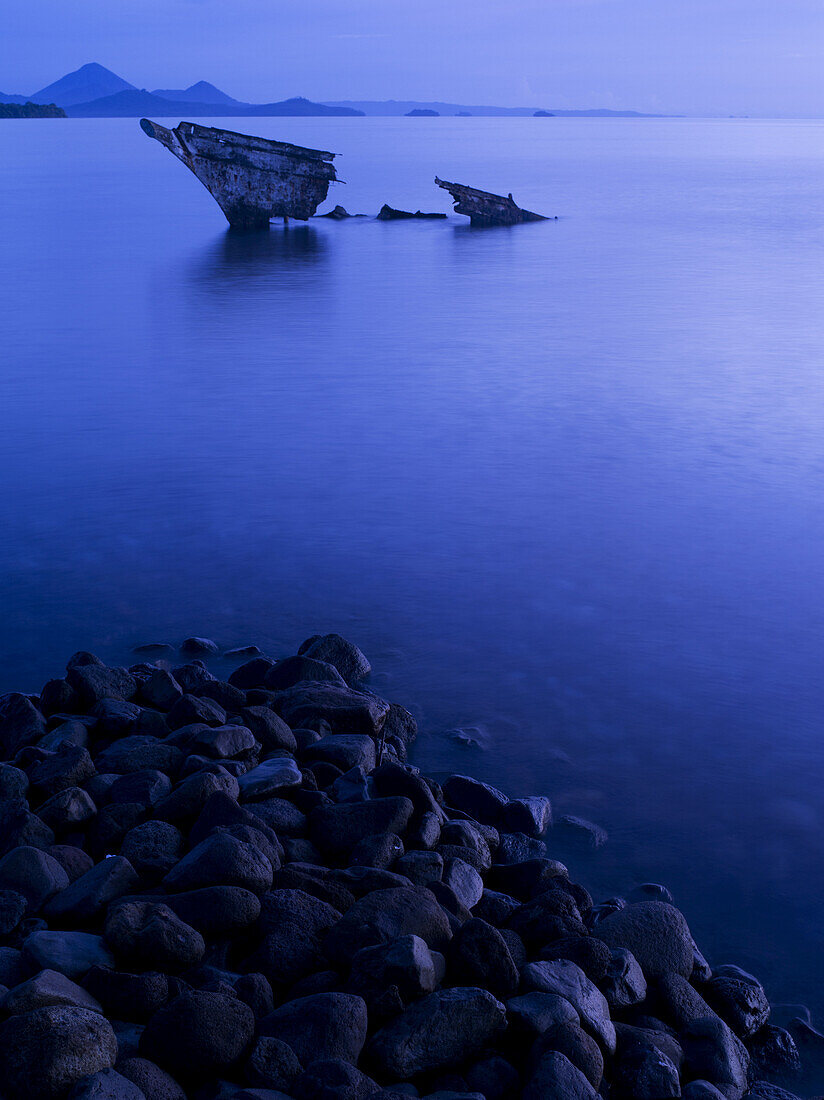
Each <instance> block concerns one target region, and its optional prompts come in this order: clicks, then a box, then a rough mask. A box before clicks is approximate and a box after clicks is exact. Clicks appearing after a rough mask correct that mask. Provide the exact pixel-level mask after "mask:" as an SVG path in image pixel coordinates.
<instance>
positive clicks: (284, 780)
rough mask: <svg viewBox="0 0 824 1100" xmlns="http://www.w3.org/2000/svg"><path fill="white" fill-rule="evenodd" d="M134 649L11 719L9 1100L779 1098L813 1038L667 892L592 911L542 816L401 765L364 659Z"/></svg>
mask: <svg viewBox="0 0 824 1100" xmlns="http://www.w3.org/2000/svg"><path fill="white" fill-rule="evenodd" d="M146 649H147V655H150V656H156V655H157V653H160V654H161V657H160V659H158V660H157V663H155V664H138V665H135V666H134V667H132V668H129V669H125V668H109V667H107V666H105V665H104V664H103V662H101V661H100V660H98V658H96V657H94V656H93V655H92V654H90V653H77V654H75V656H74V657H72V659H71V660H70V661H69V664H68V667H67V671H66V675H65V677H63V678H61V679H57V680H51V681H49V682H48V683H47V684H46V685H45V686H44V687H43V690H42V691H41V693H40V695H39V696H27V695H23V694H10V695H6V696H4V697H2V699H0V756H2V758H3V759H4V760H5V761H7V762H6V763H4V764H2V765H0V983H2V987H0V994H2V996H1V997H0V1098H2V1100H29V1098H34V1097H37V1098H41V1100H67V1098H71V1100H92V1098H94V1100H184V1098H186V1097H189V1098H198V1100H229V1098H236V1100H255V1098H256V1100H283V1098H284V1097H293V1098H295V1100H313V1098H318V1100H327V1098H341V1100H367V1098H370V1097H375V1098H376V1100H377V1098H378V1097H384V1098H386V1100H392V1098H395V1100H400V1098H402V1097H408V1096H428V1097H430V1098H431V1100H452V1098H455V1100H457V1098H458V1097H464V1098H472V1100H484V1098H485V1100H508V1098H513V1100H514V1098H516V1097H523V1098H524V1100H594V1098H596V1097H598V1096H602V1097H610V1098H611V1100H665V1098H668V1097H678V1096H683V1097H685V1098H687V1100H710V1098H713V1097H715V1098H717V1097H726V1098H728V1100H740V1098H742V1097H744V1096H745V1095H746V1096H749V1097H752V1098H753V1100H755V1098H760V1100H779V1098H781V1097H784V1098H787V1097H791V1096H792V1094H791V1093H790V1092H786V1091H783V1088H782V1086H786V1085H787V1084H788V1083H790V1082H792V1080H793V1079H794V1077H795V1075H797V1073H798V1072H799V1067H800V1055H799V1047H803V1050H804V1052H805V1055H806V1053H809V1054H810V1055H811V1056H812V1057H815V1056H816V1053H817V1052H820V1048H821V1045H822V1044H824V1036H821V1035H819V1034H818V1033H817V1032H816V1031H815V1030H814V1029H813V1028H812V1027H811V1026H810V1025H809V1023H808V1022H804V1021H802V1020H800V1019H799V1020H796V1021H794V1023H793V1024H792V1025H790V1027H789V1029H788V1030H787V1029H784V1028H781V1027H777V1026H774V1025H773V1024H772V1023H770V1006H769V1004H768V1001H767V998H766V996H765V994H764V990H763V989H762V987H761V986H760V984H759V983H758V981H757V980H756V979H755V978H753V977H752V976H751V975H749V974H747V973H745V972H744V971H741V970H739V969H737V968H736V967H734V966H722V967H718V968H716V969H715V970H714V971H713V970H711V969H710V967H709V966H708V965H707V963H706V961H705V960H704V959H703V957H702V956H701V954H700V953H699V951H698V950H697V948H696V946H695V944H694V943H693V939H692V936H691V935H690V931H689V928H688V926H687V923H686V921H685V919H684V917H683V916H682V915H681V913H680V912H679V911H678V910H677V909H676V908H674V906H673V905H672V904H671V899H670V898H669V895H668V894H667V893H666V891H665V890H663V888H656V887H647V888H646V889H645V891H643V892H642V894H641V895H640V897H641V900H637V901H630V902H629V903H626V902H625V901H623V900H621V899H610V900H609V901H607V902H605V903H603V904H601V905H595V904H593V901H592V899H591V897H590V896H589V894H588V893H587V891H586V890H585V889H584V888H583V887H582V886H580V885H578V884H576V883H574V882H572V881H570V879H569V876H568V873H567V869H566V868H565V867H564V866H563V864H561V863H560V862H558V861H557V860H555V859H553V858H552V854H551V850H552V831H551V830H552V828H553V826H552V812H551V806H550V803H549V801H548V800H547V799H546V798H542V797H529V798H517V799H509V798H507V797H506V796H505V795H504V794H502V793H501V792H500V791H498V790H496V789H495V788H493V787H491V786H488V785H486V784H484V783H481V782H478V781H477V780H475V779H473V778H471V777H469V776H461V775H453V776H451V777H450V778H449V779H448V780H447V781H446V782H445V783H444V784H443V785H442V786H441V785H439V784H438V783H436V782H434V781H433V780H431V779H428V778H426V777H425V776H423V775H421V774H420V773H419V772H418V770H417V769H415V768H413V767H411V766H409V765H408V764H407V763H406V758H407V747H408V745H409V743H410V742H411V741H412V740H413V738H414V736H415V732H416V730H415V722H414V720H413V718H412V716H411V715H410V714H409V713H408V712H407V711H406V710H404V709H403V708H402V707H400V706H397V705H394V704H390V703H387V702H385V701H384V700H383V699H380V698H378V697H377V696H376V695H375V694H373V693H372V692H371V691H370V690H369V689H368V687H366V686H365V684H364V677H366V676H367V674H368V673H369V663H368V661H367V660H366V658H365V657H364V656H363V654H362V653H361V652H360V650H358V649H357V648H356V647H355V646H354V645H352V644H351V643H349V642H347V641H345V640H344V639H343V638H341V637H339V636H338V635H326V636H321V637H314V638H310V639H308V641H307V642H305V643H304V645H303V646H301V648H300V651H299V652H298V653H297V654H296V655H295V656H293V657H288V658H286V659H285V660H281V661H277V662H275V661H271V660H269V659H267V658H266V657H264V656H262V655H260V654H259V653H257V651H255V650H254V649H252V650H250V651H249V652H250V653H251V654H252V656H251V659H249V660H247V661H246V662H245V663H244V664H242V665H240V667H238V668H237V669H236V670H235V671H234V672H233V673H232V675H231V676H229V678H228V681H224V680H220V679H217V678H215V676H213V675H212V674H211V673H210V672H209V670H208V669H207V667H206V665H205V664H204V663H203V661H202V660H201V659H200V657H195V656H193V655H194V654H200V655H201V656H207V657H208V656H209V655H210V654H212V653H213V646H212V643H210V642H209V640H208V639H188V640H187V642H186V644H185V645H184V647H183V650H184V652H185V653H186V663H181V664H180V665H179V666H178V667H171V664H169V663H167V661H168V656H169V653H168V647H156V648H155V650H154V651H152V652H150V650H151V647H146ZM244 655H245V654H244ZM238 656H240V655H238ZM587 824H588V823H580V822H578V820H577V819H568V820H567V822H566V823H565V827H566V828H567V829H570V830H572V831H573V832H581V831H583V832H584V833H585V834H586V836H587V838H588V840H587V842H588V843H590V844H592V845H595V846H597V844H598V843H601V842H602V838H601V836H600V835H599V834H598V833H597V832H596V833H593V832H592V831H591V830H590V831H587V829H586V828H584V826H586V825H587Z"/></svg>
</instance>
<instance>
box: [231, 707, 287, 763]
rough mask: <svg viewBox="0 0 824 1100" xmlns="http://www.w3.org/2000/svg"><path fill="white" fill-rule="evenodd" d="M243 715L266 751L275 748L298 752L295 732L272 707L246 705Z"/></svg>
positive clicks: (245, 721) (245, 722) (246, 723)
mask: <svg viewBox="0 0 824 1100" xmlns="http://www.w3.org/2000/svg"><path fill="white" fill-rule="evenodd" d="M241 717H242V718H243V721H244V724H245V725H246V726H247V727H248V728H249V729H250V730H251V731H252V733H253V734H254V735H255V738H256V739H257V740H258V741H259V742H260V743H261V745H263V749H264V752H272V751H273V750H275V749H283V750H285V751H286V752H291V753H294V752H297V748H298V743H297V741H296V740H295V735H294V733H292V731H291V730H290V729H289V727H288V726H287V725H286V723H285V722H284V721H283V719H282V718H281V717H280V715H278V714H275V712H274V711H273V710H272V708H271V707H254V706H252V707H244V708H243V710H242V712H241Z"/></svg>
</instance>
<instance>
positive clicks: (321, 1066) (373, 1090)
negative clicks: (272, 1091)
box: [292, 1058, 381, 1100]
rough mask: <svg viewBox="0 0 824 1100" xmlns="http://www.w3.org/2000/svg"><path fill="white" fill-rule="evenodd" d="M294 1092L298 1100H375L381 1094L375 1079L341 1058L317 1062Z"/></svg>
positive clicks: (299, 1082) (303, 1076) (302, 1076)
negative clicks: (372, 1099) (373, 1099)
mask: <svg viewBox="0 0 824 1100" xmlns="http://www.w3.org/2000/svg"><path fill="white" fill-rule="evenodd" d="M292 1092H293V1094H294V1095H295V1096H296V1097H298V1100H371V1098H374V1097H379V1096H380V1095H381V1090H380V1086H379V1085H376V1084H375V1082H374V1081H373V1080H372V1079H371V1077H367V1076H366V1074H365V1073H361V1071H360V1070H359V1069H356V1067H355V1066H353V1065H350V1063H349V1062H344V1061H342V1060H341V1059H340V1058H330V1059H328V1060H326V1061H319V1062H313V1063H312V1065H311V1067H310V1068H309V1069H308V1070H306V1072H305V1073H303V1074H302V1075H301V1077H299V1078H298V1080H297V1081H295V1082H294V1085H293V1088H292Z"/></svg>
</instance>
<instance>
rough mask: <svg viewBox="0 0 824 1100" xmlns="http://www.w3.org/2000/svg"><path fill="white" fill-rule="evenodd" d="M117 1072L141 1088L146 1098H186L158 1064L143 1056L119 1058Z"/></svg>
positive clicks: (167, 1099) (174, 1099)
mask: <svg viewBox="0 0 824 1100" xmlns="http://www.w3.org/2000/svg"><path fill="white" fill-rule="evenodd" d="M117 1069H118V1072H119V1073H120V1074H121V1075H122V1076H123V1077H125V1078H126V1079H127V1080H129V1081H131V1082H132V1084H134V1085H137V1087H138V1088H139V1089H142V1091H143V1094H144V1095H145V1097H146V1100H186V1094H185V1093H184V1091H183V1089H182V1088H181V1087H180V1085H179V1084H178V1083H177V1081H175V1080H174V1078H173V1077H170V1076H169V1074H168V1073H166V1071H165V1070H162V1069H161V1068H160V1066H156V1065H155V1064H154V1062H149V1061H147V1059H145V1058H138V1057H130V1058H126V1059H123V1060H119V1061H118V1063H117Z"/></svg>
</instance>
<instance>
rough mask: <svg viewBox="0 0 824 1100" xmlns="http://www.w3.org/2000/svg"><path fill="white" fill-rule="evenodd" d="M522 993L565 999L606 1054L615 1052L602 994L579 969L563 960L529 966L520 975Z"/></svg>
mask: <svg viewBox="0 0 824 1100" xmlns="http://www.w3.org/2000/svg"><path fill="white" fill-rule="evenodd" d="M521 980H522V985H523V988H524V989H525V990H526V991H535V992H539V993H554V994H556V996H559V997H566V999H567V1000H568V1001H569V1003H570V1004H571V1005H572V1007H573V1008H574V1009H575V1011H576V1012H577V1013H578V1015H579V1016H580V1018H581V1021H582V1023H583V1024H584V1025H585V1026H586V1027H587V1028H588V1029H589V1030H590V1031H591V1032H592V1033H593V1034H594V1035H595V1036H596V1037H597V1038H598V1039H599V1040H600V1041H601V1043H602V1044H603V1046H604V1049H605V1050H607V1051H608V1052H609V1053H614V1052H615V1042H616V1039H615V1028H614V1027H613V1024H612V1021H611V1019H610V1015H609V1005H608V1004H607V1001H606V998H605V997H604V995H603V993H601V991H600V990H599V989H598V988H597V987H596V986H595V985H593V983H592V982H591V981H590V980H589V978H588V977H587V976H586V974H584V972H583V970H581V968H580V967H579V966H576V965H575V963H573V962H568V961H567V960H564V959H558V960H556V961H554V962H536V963H529V964H528V965H527V966H525V967H524V970H523V973H522V975H521Z"/></svg>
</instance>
